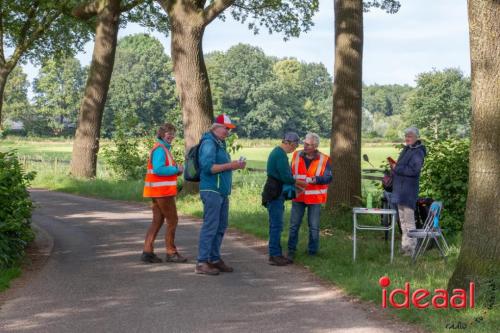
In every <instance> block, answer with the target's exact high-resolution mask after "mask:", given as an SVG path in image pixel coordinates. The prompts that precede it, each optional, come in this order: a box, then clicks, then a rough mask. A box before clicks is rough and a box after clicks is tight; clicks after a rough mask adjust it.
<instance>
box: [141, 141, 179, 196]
mask: <svg viewBox="0 0 500 333" xmlns="http://www.w3.org/2000/svg"><path fill="white" fill-rule="evenodd" d="M159 147H160V148H161V149H163V151H164V152H165V157H166V158H165V166H175V165H176V164H175V161H174V157H173V156H172V153H171V152H170V151H169V150H168V148H167V147H166V146H165V145H163V144H161V143H159V142H156V143H155V145H154V146H153V149H151V151H150V152H149V158H148V170H147V172H146V179H145V180H144V192H143V196H144V197H145V198H158V197H171V196H175V195H177V175H172V176H160V175H156V174H155V173H154V172H153V163H152V162H151V161H152V158H153V151H154V150H155V149H156V148H159Z"/></svg>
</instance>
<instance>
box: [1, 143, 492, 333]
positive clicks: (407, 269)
mask: <svg viewBox="0 0 500 333" xmlns="http://www.w3.org/2000/svg"><path fill="white" fill-rule="evenodd" d="M244 143H245V147H244V148H243V150H242V151H239V152H238V153H237V154H236V158H237V157H239V155H242V156H246V157H247V158H248V160H249V161H251V162H250V163H249V166H252V163H255V166H254V167H263V166H265V160H266V158H267V156H268V154H269V152H270V150H271V149H272V142H271V144H268V145H267V146H265V147H253V146H252V144H253V142H252V141H248V140H246V141H244ZM14 144H15V145H16V144H17V145H18V147H19V151H20V152H21V151H23V152H25V153H27V154H32V153H33V154H36V153H41V154H49V155H50V154H52V153H62V154H70V151H71V145H70V144H69V142H54V143H51V142H43V141H42V142H36V141H33V142H18V143H14ZM11 146H12V145H11ZM6 147H9V145H7V144H5V145H4V143H3V142H1V141H0V150H3V149H6ZM51 148H53V149H51ZM325 148H326V147H325ZM322 150H323V151H325V152H327V151H328V149H327V148H326V149H322ZM363 153H366V154H368V155H369V156H370V159H371V160H372V164H374V165H375V166H376V167H377V166H378V165H379V164H381V163H382V161H383V160H384V159H385V157H386V156H388V155H390V156H393V157H394V158H395V157H397V149H396V148H394V147H393V146H392V145H391V144H378V145H368V146H365V147H363ZM25 167H26V169H28V170H35V171H37V172H38V174H37V177H36V179H35V181H34V182H33V186H35V187H44V188H48V189H51V190H58V191H64V192H70V193H76V194H81V195H89V196H95V197H104V198H109V199H118V200H129V201H139V202H144V201H145V200H144V199H143V198H142V186H143V183H142V181H141V180H138V181H122V180H115V179H112V178H110V177H109V176H108V174H107V173H106V171H105V170H103V169H102V168H101V169H100V172H99V174H98V177H97V179H94V180H79V179H74V178H71V177H69V176H68V171H69V169H68V168H69V166H68V165H67V164H56V163H54V162H46V163H39V162H29V161H27V162H26V165H25ZM363 167H370V166H367V165H366V164H363ZM264 180H265V174H264V173H259V172H248V171H237V172H235V174H234V183H233V194H232V196H231V204H230V225H231V226H232V227H234V228H236V229H238V230H241V231H244V232H247V233H249V234H252V235H255V236H257V237H259V238H262V239H267V237H268V224H267V212H266V210H265V209H264V208H263V207H262V206H261V204H260V193H261V191H262V185H263V183H264ZM363 186H364V193H366V191H367V189H368V190H370V191H375V190H376V187H375V186H374V185H373V184H372V182H370V181H365V182H363ZM177 202H178V208H179V211H180V212H181V213H182V214H184V215H190V216H197V217H201V216H202V206H201V203H200V200H199V198H198V196H196V195H195V196H192V195H188V196H183V195H180V196H179V198H178V201H177ZM286 206H287V208H286V217H285V228H284V232H283V236H282V245H283V246H284V248H286V240H287V236H288V232H287V227H288V219H289V214H290V204H289V203H288V204H287V205H286ZM363 222H364V223H374V224H378V223H379V222H378V220H377V219H376V218H371V219H370V218H369V219H367V220H366V219H365V220H363ZM321 226H322V230H321V240H320V242H321V249H320V253H319V255H318V256H316V257H309V256H307V255H306V254H305V249H306V246H307V224H306V223H305V224H303V226H302V228H301V229H302V230H301V235H300V242H299V251H298V254H297V258H296V260H297V262H298V263H300V264H302V265H304V266H305V267H307V268H308V269H310V270H311V271H313V272H314V273H315V274H317V275H318V276H320V277H321V278H323V279H325V280H327V281H331V282H333V283H334V284H336V285H337V286H339V287H341V288H342V289H344V290H345V291H346V292H347V293H348V294H350V295H353V296H356V297H358V298H360V299H362V300H365V301H368V302H371V303H373V304H374V306H376V307H380V304H381V303H380V302H381V301H380V299H381V288H380V287H379V285H378V279H379V278H380V277H381V276H384V275H386V276H389V277H390V278H391V280H392V281H393V282H392V285H394V286H398V287H402V286H403V285H404V282H406V281H408V282H410V283H411V286H412V289H413V290H414V289H415V288H426V289H430V290H434V289H436V288H445V287H446V284H447V281H448V279H449V277H450V276H451V274H452V272H453V268H454V265H455V263H456V260H457V256H458V252H459V248H458V247H457V245H456V244H459V241H460V237H459V235H458V236H455V237H451V235H449V237H448V240H449V241H450V242H451V243H452V247H451V248H452V250H451V253H450V255H449V258H448V262H444V261H443V260H442V259H441V258H439V256H438V254H437V252H436V250H431V251H429V252H428V253H427V254H426V255H425V256H424V257H423V258H422V260H420V261H419V262H418V263H417V264H416V265H413V264H412V263H411V262H410V260H409V259H408V258H406V257H401V256H399V255H398V254H396V257H395V261H394V263H392V264H390V263H389V246H388V243H386V242H385V241H384V240H383V234H382V233H377V232H361V233H360V236H359V247H358V251H359V256H358V260H357V262H356V263H353V262H352V239H351V235H352V222H351V215H350V213H349V212H347V213H344V214H339V215H332V214H331V213H330V212H328V211H326V210H324V211H323V212H322V217H321ZM397 241H399V236H398V239H397ZM384 311H387V312H389V314H390V315H394V316H397V317H399V318H401V319H402V320H404V321H407V322H411V323H415V324H418V325H420V326H422V327H424V328H426V329H427V330H429V331H431V332H449V329H448V328H447V325H448V324H450V323H458V322H461V323H468V329H467V332H484V333H486V332H494V331H496V329H495V328H498V327H500V307H498V306H496V307H494V308H493V309H491V310H489V309H486V308H485V307H482V306H477V307H476V308H475V309H473V310H462V311H457V310H439V311H437V310H433V309H426V310H418V309H414V308H410V309H404V310H394V309H387V310H384ZM479 317H481V318H482V319H483V320H482V321H481V322H480V323H479V324H475V323H476V321H475V320H476V319H477V318H479Z"/></svg>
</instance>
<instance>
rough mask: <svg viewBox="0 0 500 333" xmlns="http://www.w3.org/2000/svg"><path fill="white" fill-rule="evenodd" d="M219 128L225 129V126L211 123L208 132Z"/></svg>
mask: <svg viewBox="0 0 500 333" xmlns="http://www.w3.org/2000/svg"><path fill="white" fill-rule="evenodd" d="M219 127H225V126H224V125H222V124H219V123H213V124H212V126H210V130H211V131H213V130H214V129H216V128H219Z"/></svg>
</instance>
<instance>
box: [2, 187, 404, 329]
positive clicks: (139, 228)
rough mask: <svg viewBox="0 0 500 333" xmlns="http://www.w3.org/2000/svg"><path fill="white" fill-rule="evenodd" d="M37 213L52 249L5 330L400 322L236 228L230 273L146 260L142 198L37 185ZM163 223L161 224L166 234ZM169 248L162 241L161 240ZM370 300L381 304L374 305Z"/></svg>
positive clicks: (17, 299)
mask: <svg viewBox="0 0 500 333" xmlns="http://www.w3.org/2000/svg"><path fill="white" fill-rule="evenodd" d="M32 197H33V199H34V200H35V201H36V202H37V204H38V208H37V209H36V210H35V212H34V215H33V220H34V221H35V223H36V224H37V225H39V226H40V227H41V228H43V229H44V230H45V231H47V233H48V234H50V235H51V236H52V237H53V240H54V243H53V244H54V247H53V251H52V254H51V256H50V257H49V258H48V260H47V261H46V263H45V264H44V265H43V267H42V268H41V270H40V271H39V272H38V273H37V274H36V275H35V276H34V277H33V278H32V279H31V280H30V281H29V283H26V284H25V285H24V286H22V287H20V288H15V289H14V290H13V291H11V293H12V296H11V297H10V300H8V301H7V302H5V304H3V305H2V307H1V309H0V331H1V332H51V333H54V332H370V333H376V332H400V331H410V328H408V327H406V326H405V327H403V326H401V325H397V324H396V323H393V322H389V321H387V320H384V319H381V318H380V317H379V316H378V315H377V316H376V317H375V316H374V314H376V313H377V312H378V311H373V312H372V311H368V310H367V309H366V308H367V307H366V306H365V305H363V306H361V305H359V304H356V303H355V302H351V301H349V300H347V299H346V298H345V297H343V296H342V295H341V293H340V292H339V291H338V290H335V289H334V288H329V287H325V286H323V285H321V284H320V283H318V282H317V281H316V280H315V279H314V278H313V277H312V276H311V274H309V273H307V272H306V271H305V270H304V269H302V268H298V267H273V266H269V265H268V264H267V262H266V257H265V255H264V253H262V251H258V250H256V249H254V248H252V247H251V246H249V242H248V241H241V240H239V239H238V238H239V237H237V236H236V235H229V236H227V237H226V239H225V241H224V245H223V256H224V258H225V259H226V262H228V263H230V264H232V265H233V266H234V267H235V272H234V273H226V274H222V275H219V276H215V277H212V276H200V275H196V274H194V263H193V262H194V261H191V263H188V264H177V265H176V264H159V265H146V264H142V263H141V262H140V261H139V260H138V259H139V254H140V252H141V248H142V242H143V236H144V234H145V231H146V228H147V225H148V223H149V220H150V211H149V210H148V209H147V207H145V206H141V205H138V204H128V203H123V202H115V201H107V200H98V199H90V198H83V197H79V196H74V195H68V194H62V193H57V192H48V191H44V190H34V191H32ZM199 225H200V223H199V221H196V220H193V219H187V218H184V219H182V220H181V221H180V226H179V228H178V232H177V244H178V246H179V248H180V250H181V251H182V253H184V254H185V255H188V256H189V257H190V258H194V257H195V253H196V247H197V246H196V244H197V238H198V230H199ZM162 234H163V230H162V231H160V235H162ZM157 249H158V251H157V252H158V253H164V250H163V242H162V241H161V242H157ZM374 310H376V309H375V308H374Z"/></svg>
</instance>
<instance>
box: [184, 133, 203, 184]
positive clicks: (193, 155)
mask: <svg viewBox="0 0 500 333" xmlns="http://www.w3.org/2000/svg"><path fill="white" fill-rule="evenodd" d="M200 146H201V141H200V142H198V144H197V145H194V146H193V147H191V148H189V151H188V153H187V155H186V161H185V162H184V180H186V181H188V182H199V181H200V171H201V170H200V161H199V160H198V155H199V153H200Z"/></svg>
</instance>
